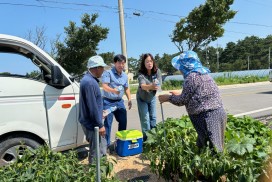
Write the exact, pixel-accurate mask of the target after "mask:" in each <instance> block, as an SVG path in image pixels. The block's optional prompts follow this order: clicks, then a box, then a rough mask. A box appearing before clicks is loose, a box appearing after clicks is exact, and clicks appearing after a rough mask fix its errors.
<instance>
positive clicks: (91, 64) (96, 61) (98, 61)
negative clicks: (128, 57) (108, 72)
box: [87, 56, 107, 68]
mask: <svg viewBox="0 0 272 182" xmlns="http://www.w3.org/2000/svg"><path fill="white" fill-rule="evenodd" d="M99 66H102V67H105V66H107V65H106V64H105V62H104V60H103V58H102V57H101V56H92V57H90V59H89V60H88V63H87V68H95V67H99Z"/></svg>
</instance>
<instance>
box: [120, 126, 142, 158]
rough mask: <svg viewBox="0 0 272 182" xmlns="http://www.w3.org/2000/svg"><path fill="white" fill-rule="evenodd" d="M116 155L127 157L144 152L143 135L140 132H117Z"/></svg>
mask: <svg viewBox="0 0 272 182" xmlns="http://www.w3.org/2000/svg"><path fill="white" fill-rule="evenodd" d="M116 138H117V141H116V143H117V144H116V153H117V154H118V155H119V156H122V157H125V156H130V155H136V154H140V153H142V152H143V134H142V132H140V131H139V130H123V131H118V132H116Z"/></svg>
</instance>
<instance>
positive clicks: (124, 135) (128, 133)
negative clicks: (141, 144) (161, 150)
mask: <svg viewBox="0 0 272 182" xmlns="http://www.w3.org/2000/svg"><path fill="white" fill-rule="evenodd" d="M116 137H117V138H119V139H121V140H133V139H137V138H142V137H143V133H142V132H140V131H139V130H134V129H132V130H123V131H118V132H116Z"/></svg>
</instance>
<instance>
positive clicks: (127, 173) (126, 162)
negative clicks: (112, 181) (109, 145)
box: [109, 154, 165, 182]
mask: <svg viewBox="0 0 272 182" xmlns="http://www.w3.org/2000/svg"><path fill="white" fill-rule="evenodd" d="M109 158H113V159H114V160H116V161H117V164H114V170H113V171H114V173H115V174H116V177H117V178H118V179H120V180H122V181H129V182H135V181H148V182H149V181H150V182H164V181H165V180H163V179H162V178H159V176H158V175H155V174H153V173H151V171H150V168H149V161H148V160H143V159H142V157H141V154H138V155H134V156H127V157H119V156H118V155H117V154H112V155H109Z"/></svg>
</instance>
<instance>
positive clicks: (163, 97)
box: [158, 94, 170, 103]
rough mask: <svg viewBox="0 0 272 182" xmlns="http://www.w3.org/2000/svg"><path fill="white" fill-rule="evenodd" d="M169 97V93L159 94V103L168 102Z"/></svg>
mask: <svg viewBox="0 0 272 182" xmlns="http://www.w3.org/2000/svg"><path fill="white" fill-rule="evenodd" d="M169 97H170V95H169V94H164V95H159V96H158V98H159V101H160V103H164V102H168V101H169Z"/></svg>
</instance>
